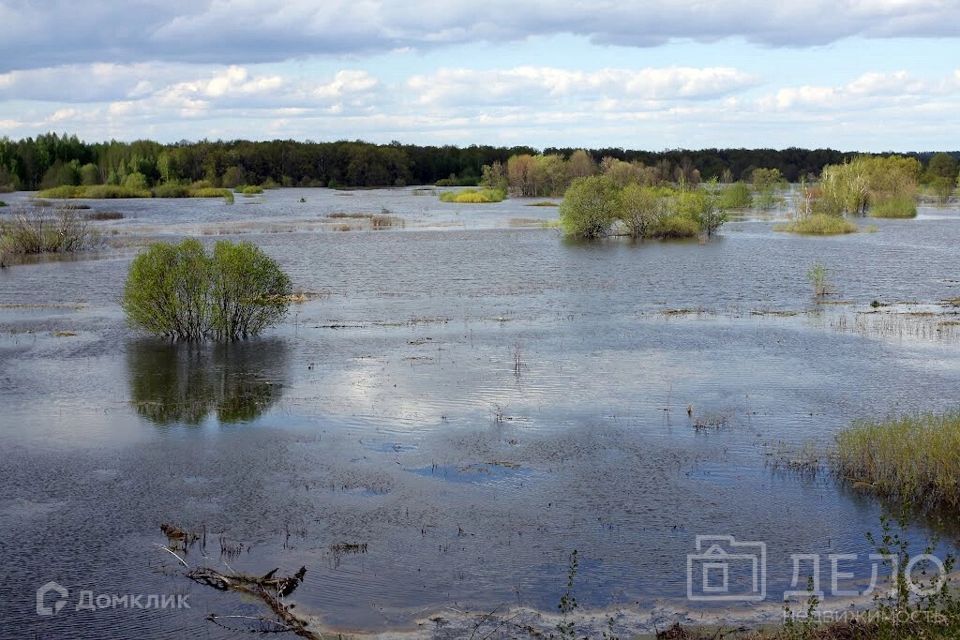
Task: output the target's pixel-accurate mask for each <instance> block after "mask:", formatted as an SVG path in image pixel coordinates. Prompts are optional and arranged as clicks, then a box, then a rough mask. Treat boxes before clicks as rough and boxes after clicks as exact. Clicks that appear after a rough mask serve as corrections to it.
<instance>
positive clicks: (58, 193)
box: [37, 184, 83, 200]
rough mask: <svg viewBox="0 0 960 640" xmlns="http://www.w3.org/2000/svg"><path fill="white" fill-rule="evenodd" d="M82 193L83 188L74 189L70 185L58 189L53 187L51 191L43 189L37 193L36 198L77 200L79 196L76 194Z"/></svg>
mask: <svg viewBox="0 0 960 640" xmlns="http://www.w3.org/2000/svg"><path fill="white" fill-rule="evenodd" d="M82 191H83V187H75V186H73V185H70V184H65V185H63V186H60V187H53V188H52V189H44V190H42V191H40V192H38V193H37V197H40V198H56V199H58V200H65V199H67V198H79V197H80V196H79V195H77V194H78V193H80V192H82Z"/></svg>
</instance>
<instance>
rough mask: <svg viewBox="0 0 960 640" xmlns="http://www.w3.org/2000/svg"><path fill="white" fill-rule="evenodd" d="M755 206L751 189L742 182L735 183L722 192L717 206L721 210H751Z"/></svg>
mask: <svg viewBox="0 0 960 640" xmlns="http://www.w3.org/2000/svg"><path fill="white" fill-rule="evenodd" d="M752 205H753V194H752V193H750V187H748V186H747V185H745V184H744V183H742V182H734V183H733V184H729V185H727V186H725V187H723V189H721V190H720V196H719V197H718V199H717V206H718V207H719V208H720V209H749V208H750V207H751V206H752Z"/></svg>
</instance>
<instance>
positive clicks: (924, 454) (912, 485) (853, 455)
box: [835, 411, 960, 513]
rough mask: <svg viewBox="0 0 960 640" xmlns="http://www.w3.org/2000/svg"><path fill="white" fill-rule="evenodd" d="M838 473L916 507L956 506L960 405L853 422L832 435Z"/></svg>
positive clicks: (959, 479)
mask: <svg viewBox="0 0 960 640" xmlns="http://www.w3.org/2000/svg"><path fill="white" fill-rule="evenodd" d="M835 467H836V471H837V473H838V474H839V475H840V476H841V477H842V478H844V479H845V480H847V481H848V482H851V483H853V484H855V485H856V486H858V487H863V488H867V487H869V488H870V489H871V490H872V491H874V492H875V493H877V494H878V495H881V496H885V497H889V498H893V499H896V500H899V501H903V502H907V503H910V504H913V505H917V506H921V507H935V508H947V509H950V510H951V512H953V513H957V512H958V510H960V411H953V412H948V413H944V414H932V413H929V414H920V415H908V416H902V417H899V418H893V419H890V420H885V421H879V422H858V423H856V424H854V425H853V426H852V427H851V428H849V429H847V430H846V431H844V432H842V433H840V434H839V435H838V436H837V451H836V459H835Z"/></svg>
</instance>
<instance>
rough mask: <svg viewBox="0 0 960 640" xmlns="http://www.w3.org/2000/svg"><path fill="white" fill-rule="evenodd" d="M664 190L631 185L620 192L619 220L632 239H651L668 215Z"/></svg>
mask: <svg viewBox="0 0 960 640" xmlns="http://www.w3.org/2000/svg"><path fill="white" fill-rule="evenodd" d="M664 193H665V190H664V189H660V188H657V187H642V186H640V185H639V184H636V183H631V184H628V185H627V186H625V187H624V188H623V189H622V190H621V191H620V211H619V213H618V218H619V219H620V222H621V223H623V227H624V229H625V230H626V232H627V235H629V236H630V237H631V238H637V239H639V238H647V237H650V236H651V235H652V234H653V233H654V231H655V230H657V229H658V227H659V225H660V223H661V221H662V220H663V217H664V216H665V215H666V213H667V209H668V207H667V202H666V200H665V198H664Z"/></svg>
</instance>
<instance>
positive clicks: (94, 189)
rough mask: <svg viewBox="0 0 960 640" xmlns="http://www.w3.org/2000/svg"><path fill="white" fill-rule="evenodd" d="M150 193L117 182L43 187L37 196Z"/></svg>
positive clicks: (98, 197) (96, 197) (98, 196)
mask: <svg viewBox="0 0 960 640" xmlns="http://www.w3.org/2000/svg"><path fill="white" fill-rule="evenodd" d="M151 195H152V194H151V193H150V191H149V190H147V189H135V188H131V187H124V186H122V185H118V184H94V185H89V186H73V185H62V186H59V187H54V188H52V189H44V190H43V191H40V192H39V193H37V196H38V197H40V198H54V199H57V200H68V199H72V198H89V199H91V200H105V199H111V198H149V197H150V196H151Z"/></svg>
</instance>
